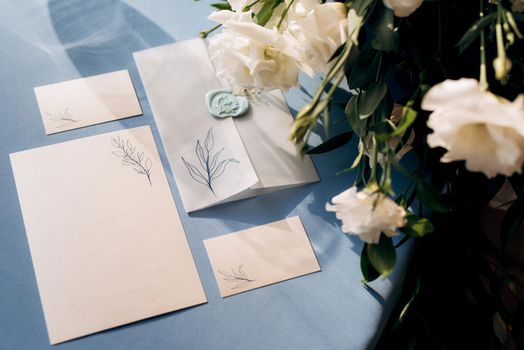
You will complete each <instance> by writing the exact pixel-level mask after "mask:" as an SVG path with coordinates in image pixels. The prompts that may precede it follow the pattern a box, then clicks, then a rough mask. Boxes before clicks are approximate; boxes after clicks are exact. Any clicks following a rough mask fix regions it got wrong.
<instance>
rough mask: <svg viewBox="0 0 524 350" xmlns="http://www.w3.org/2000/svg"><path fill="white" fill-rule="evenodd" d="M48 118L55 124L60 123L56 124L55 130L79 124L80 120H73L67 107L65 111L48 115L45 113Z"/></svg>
mask: <svg viewBox="0 0 524 350" xmlns="http://www.w3.org/2000/svg"><path fill="white" fill-rule="evenodd" d="M45 114H46V115H47V116H48V117H49V120H51V121H53V122H55V123H60V124H58V125H57V126H56V127H57V128H63V127H66V126H69V125H71V124H73V123H77V122H79V121H80V120H78V119H75V118H74V117H73V116H72V115H71V113H70V112H69V107H67V108H66V109H64V111H63V112H62V111H58V112H56V113H48V112H46V113H45Z"/></svg>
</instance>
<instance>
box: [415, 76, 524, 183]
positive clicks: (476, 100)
mask: <svg viewBox="0 0 524 350" xmlns="http://www.w3.org/2000/svg"><path fill="white" fill-rule="evenodd" d="M422 108H423V109H425V110H429V111H433V113H432V114H431V115H430V116H429V120H428V126H429V127H430V128H431V129H433V133H432V134H430V135H428V144H429V146H430V147H443V148H445V149H446V150H447V153H446V154H445V155H444V156H443V157H442V159H441V161H442V162H452V161H457V160H465V161H466V168H467V169H468V170H470V171H480V172H483V173H484V174H486V175H487V176H488V177H494V176H496V175H497V174H502V175H506V176H511V175H512V174H513V173H515V172H517V173H520V172H521V171H522V165H523V164H524V97H523V96H520V97H519V98H517V99H516V100H515V101H514V102H512V103H511V102H509V101H507V100H504V99H501V98H497V97H496V96H495V95H493V94H491V93H489V92H485V91H482V90H481V89H480V86H479V84H478V82H477V81H476V80H475V79H460V80H446V81H444V82H442V83H440V84H437V85H435V86H434V87H432V88H431V89H430V90H429V91H428V93H427V94H426V96H424V99H423V101H422Z"/></svg>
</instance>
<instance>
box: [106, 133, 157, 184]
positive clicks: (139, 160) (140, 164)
mask: <svg viewBox="0 0 524 350" xmlns="http://www.w3.org/2000/svg"><path fill="white" fill-rule="evenodd" d="M111 144H112V145H113V147H115V148H116V149H115V150H113V152H112V153H113V154H114V155H115V156H117V157H118V158H120V160H121V161H122V165H125V166H130V167H132V168H133V170H134V171H135V172H136V173H137V174H139V175H145V176H146V177H147V180H148V181H149V185H150V186H153V183H152V182H151V166H152V164H151V159H149V158H145V157H144V152H136V147H135V146H133V143H132V142H131V141H129V140H127V139H124V138H121V137H120V136H117V137H113V138H111Z"/></svg>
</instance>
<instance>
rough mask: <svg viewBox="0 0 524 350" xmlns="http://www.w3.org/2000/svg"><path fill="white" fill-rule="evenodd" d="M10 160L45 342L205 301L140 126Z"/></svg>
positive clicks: (149, 138)
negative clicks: (34, 277)
mask: <svg viewBox="0 0 524 350" xmlns="http://www.w3.org/2000/svg"><path fill="white" fill-rule="evenodd" d="M11 164H12V166H13V172H14V175H15V181H16V187H17V190H18V196H19V198H20V206H21V208H22V214H23V218H24V224H25V228H26V234H27V239H28V241H29V248H30V250H31V257H32V260H33V266H34V269H35V273H36V279H37V283H38V289H39V292H40V299H41V301H42V306H43V309H44V316H45V320H46V324H47V330H48V333H49V339H50V341H51V344H56V343H60V342H63V341H66V340H70V339H73V338H77V337H81V336H84V335H87V334H91V333H95V332H98V331H102V330H105V329H109V328H112V327H116V326H120V325H123V324H126V323H130V322H134V321H138V320H141V319H144V318H148V317H152V316H156V315H160V314H163V313H166V312H170V311H175V310H179V309H182V308H186V307H189V306H193V305H197V304H202V303H205V302H206V296H205V294H204V290H203V288H202V284H201V283H200V278H199V276H198V272H197V270H196V267H195V263H194V261H193V257H192V255H191V251H190V250H189V245H188V243H187V240H186V236H185V234H184V229H183V227H182V224H181V222H180V218H179V216H178V212H177V209H176V207H175V203H174V201H173V198H172V196H171V191H170V189H169V185H168V183H167V179H166V176H165V173H164V170H163V168H162V163H161V161H160V158H159V156H158V152H157V150H156V146H155V141H154V140H153V136H152V134H151V130H150V129H149V127H148V126H145V127H139V128H134V129H129V130H122V131H117V132H112V133H108V134H102V135H98V136H93V137H88V138H83V139H78V140H74V141H69V142H64V143H60V144H56V145H51V146H46V147H41V148H36V149H32V150H28V151H24V152H19V153H13V154H11Z"/></svg>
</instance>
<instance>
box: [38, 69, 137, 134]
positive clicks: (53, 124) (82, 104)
mask: <svg viewBox="0 0 524 350" xmlns="http://www.w3.org/2000/svg"><path fill="white" fill-rule="evenodd" d="M35 95H36V99H37V102H38V107H39V108H40V114H41V116H42V120H43V122H44V127H45V131H46V133H47V135H50V134H54V133H57V132H61V131H66V130H71V129H77V128H81V127H84V126H89V125H93V124H99V123H103V122H107V121H111V120H117V119H122V118H127V117H133V116H137V115H140V114H142V109H141V108H140V104H139V102H138V99H137V97H136V93H135V89H134V87H133V82H132V81H131V77H130V76H129V72H128V71H127V70H121V71H117V72H112V73H107V74H100V75H95V76H92V77H88V78H81V79H75V80H69V81H65V82H61V83H56V84H50V85H44V86H39V87H35Z"/></svg>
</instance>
